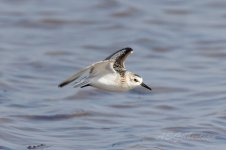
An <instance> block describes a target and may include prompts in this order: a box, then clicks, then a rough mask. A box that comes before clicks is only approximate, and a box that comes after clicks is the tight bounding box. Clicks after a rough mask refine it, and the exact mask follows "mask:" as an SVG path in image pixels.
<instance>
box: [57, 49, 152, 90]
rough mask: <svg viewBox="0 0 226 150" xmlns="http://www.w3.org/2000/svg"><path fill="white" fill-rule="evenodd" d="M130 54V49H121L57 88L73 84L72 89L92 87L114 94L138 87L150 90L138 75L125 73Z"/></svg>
mask: <svg viewBox="0 0 226 150" xmlns="http://www.w3.org/2000/svg"><path fill="white" fill-rule="evenodd" d="M132 52H133V50H132V49H131V48H124V49H121V50H119V51H117V52H115V53H113V54H112V55H110V56H108V57H107V58H106V59H105V60H103V61H99V62H97V63H95V64H92V65H90V66H88V67H86V68H84V69H82V70H80V71H79V72H77V73H76V74H74V75H72V76H71V77H69V78H68V79H66V80H64V81H63V82H62V83H60V84H59V87H63V86H65V85H67V84H69V83H72V82H73V83H74V87H81V88H83V87H86V86H92V87H96V88H99V89H102V90H107V91H114V92H125V91H128V90H130V89H133V88H135V87H137V86H140V85H141V86H143V87H145V88H147V89H149V90H151V88H150V87H148V86H147V85H145V84H144V83H143V79H142V78H141V77H140V76H139V75H136V74H134V73H131V72H129V71H126V68H125V64H124V62H125V59H126V57H127V56H128V55H129V54H131V53H132Z"/></svg>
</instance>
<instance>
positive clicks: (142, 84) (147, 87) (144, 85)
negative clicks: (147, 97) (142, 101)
mask: <svg viewBox="0 0 226 150" xmlns="http://www.w3.org/2000/svg"><path fill="white" fill-rule="evenodd" d="M140 85H141V86H143V87H145V88H146V89H149V90H150V91H151V88H150V87H149V86H147V85H146V84H144V82H142V83H141V84H140Z"/></svg>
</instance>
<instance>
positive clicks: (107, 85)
mask: <svg viewBox="0 0 226 150" xmlns="http://www.w3.org/2000/svg"><path fill="white" fill-rule="evenodd" d="M91 84H92V86H94V87H96V88H99V89H103V90H107V91H115V92H126V91H128V90H129V87H128V85H127V84H126V83H123V84H122V82H121V77H120V76H119V75H117V74H106V75H104V76H102V77H100V78H94V79H93V81H92V83H91Z"/></svg>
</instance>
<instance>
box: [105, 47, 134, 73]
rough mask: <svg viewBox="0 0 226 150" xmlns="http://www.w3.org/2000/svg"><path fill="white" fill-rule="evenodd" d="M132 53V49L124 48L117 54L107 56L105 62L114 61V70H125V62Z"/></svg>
mask: <svg viewBox="0 0 226 150" xmlns="http://www.w3.org/2000/svg"><path fill="white" fill-rule="evenodd" d="M132 53H133V49H132V48H129V47H126V48H123V49H121V50H118V51H117V52H115V53H113V54H111V55H110V56H108V57H107V58H106V59H105V60H109V59H113V60H115V64H114V68H115V67H119V68H124V69H125V68H126V67H125V60H126V58H127V56H128V55H129V54H132Z"/></svg>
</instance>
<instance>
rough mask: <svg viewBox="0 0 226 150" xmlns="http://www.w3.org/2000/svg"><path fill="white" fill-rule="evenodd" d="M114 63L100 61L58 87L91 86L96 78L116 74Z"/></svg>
mask: <svg viewBox="0 0 226 150" xmlns="http://www.w3.org/2000/svg"><path fill="white" fill-rule="evenodd" d="M112 64H113V61H109V60H105V61H100V62H97V63H95V64H92V65H91V66H88V67H86V68H85V69H82V70H80V71H79V72H78V73H76V74H74V75H72V76H71V77H69V78H67V79H66V80H64V81H63V82H62V83H60V84H59V85H58V87H64V86H65V85H67V84H69V83H72V82H73V84H74V87H81V88H82V87H86V86H90V85H91V79H92V78H94V77H95V76H100V75H103V74H108V73H115V70H114V69H113V65H112Z"/></svg>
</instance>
